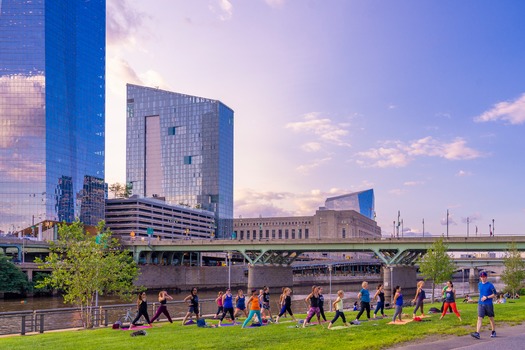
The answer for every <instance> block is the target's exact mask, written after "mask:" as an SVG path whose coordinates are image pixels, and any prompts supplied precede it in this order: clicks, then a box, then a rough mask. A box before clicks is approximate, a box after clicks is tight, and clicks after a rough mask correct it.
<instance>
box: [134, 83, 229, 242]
mask: <svg viewBox="0 0 525 350" xmlns="http://www.w3.org/2000/svg"><path fill="white" fill-rule="evenodd" d="M126 150H127V155H126V179H127V182H128V183H129V184H130V185H131V186H132V189H133V192H132V193H133V195H139V196H140V197H160V198H165V200H166V202H167V203H169V204H181V205H186V206H189V207H192V208H200V209H204V210H209V211H213V212H214V213H215V217H216V221H217V232H216V237H218V238H229V237H230V235H231V233H232V232H233V221H232V220H233V110H231V109H230V108H229V107H227V106H226V105H224V104H223V103H222V102H220V101H217V100H211V99H207V98H202V97H196V96H189V95H183V94H179V93H175V92H170V91H164V90H159V89H155V88H149V87H143V86H137V85H132V84H128V85H127V148H126Z"/></svg>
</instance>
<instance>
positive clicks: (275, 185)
mask: <svg viewBox="0 0 525 350" xmlns="http://www.w3.org/2000/svg"><path fill="white" fill-rule="evenodd" d="M523 13H525V2H523V1H518V0H516V1H505V0H503V1H480V0H476V1H421V0H404V1H402V0H392V1H374V0H362V1H354V0H320V1H316V0H266V1H264V0H229V1H228V0H191V1H189V0H187V1H181V0H177V1H172V0H149V1H147V2H145V1H139V0H135V1H132V0H126V1H122V0H108V25H107V29H108V34H107V35H108V49H107V87H106V88H107V100H106V104H107V109H106V120H107V132H106V142H107V147H106V157H107V158H106V180H107V181H108V182H109V183H113V182H117V181H118V182H124V181H125V147H124V145H125V84H126V83H128V82H129V83H136V84H143V85H146V86H158V87H160V88H163V89H167V90H171V91H175V92H180V93H186V94H192V95H197V96H203V97H207V98H212V99H218V100H221V101H222V102H224V103H225V104H227V105H228V106H229V107H231V108H232V109H233V110H234V111H235V180H234V187H235V210H234V211H235V216H236V217H238V216H239V215H242V216H243V217H256V216H259V215H262V216H282V215H312V214H313V213H314V212H315V210H316V209H317V208H318V207H319V206H322V205H323V204H324V199H325V198H326V197H329V196H336V195H340V194H345V193H349V192H353V191H359V190H363V189H368V188H374V191H375V199H376V212H377V221H378V224H379V225H380V226H381V227H382V229H383V232H384V234H385V235H389V234H390V233H391V232H392V223H393V221H394V220H397V213H398V211H400V212H401V218H402V219H403V222H404V229H405V231H406V234H407V235H410V234H415V235H420V234H421V232H422V220H423V219H424V220H425V231H426V233H427V234H429V233H430V234H434V235H440V234H442V233H444V232H446V227H445V225H444V223H445V222H446V212H447V209H448V210H449V213H450V214H449V233H450V234H451V235H466V231H467V224H466V220H467V218H469V222H470V234H471V235H474V234H475V228H476V226H477V227H478V234H480V235H481V234H483V235H487V234H488V231H489V224H491V223H492V219H494V220H495V226H496V235H498V234H504V233H509V234H521V233H524V231H525V186H523V179H524V178H525V176H524V175H525V165H524V162H523V161H522V159H523V156H522V154H521V153H522V150H524V149H525V138H524V137H523V135H525V134H524V124H525V39H524V36H525V21H523Z"/></svg>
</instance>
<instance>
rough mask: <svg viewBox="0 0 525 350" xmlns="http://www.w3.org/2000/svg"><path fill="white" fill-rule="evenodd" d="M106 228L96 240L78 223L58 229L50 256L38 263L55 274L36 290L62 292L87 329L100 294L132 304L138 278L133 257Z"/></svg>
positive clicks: (102, 223)
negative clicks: (76, 308)
mask: <svg viewBox="0 0 525 350" xmlns="http://www.w3.org/2000/svg"><path fill="white" fill-rule="evenodd" d="M104 225H105V223H104V221H101V222H100V223H99V224H98V227H97V232H98V234H97V235H96V236H93V235H90V234H89V233H87V232H86V231H85V230H84V226H83V224H82V223H81V222H79V221H78V220H77V221H76V222H74V223H72V224H70V225H67V224H61V225H59V229H58V240H57V241H56V242H51V243H50V246H49V251H50V252H49V256H48V257H46V259H45V261H42V260H40V259H38V261H37V263H38V264H39V267H40V268H51V270H52V272H51V274H50V275H49V276H46V277H44V278H43V279H42V280H40V281H39V282H38V283H37V285H36V287H37V288H42V287H46V286H49V287H52V288H55V289H58V290H61V291H63V293H64V302H65V303H69V304H73V305H75V306H77V307H79V308H80V316H81V319H82V325H83V326H84V327H85V328H91V327H93V318H92V316H93V308H94V304H95V298H96V295H97V293H98V294H99V295H103V294H112V295H118V296H119V297H121V298H122V299H125V300H131V298H132V293H133V291H134V290H135V286H134V285H133V282H134V281H135V280H136V279H137V277H138V267H137V264H135V262H134V261H133V258H132V256H131V255H130V254H129V252H128V251H126V250H122V249H121V247H120V245H119V243H118V241H117V240H116V239H112V238H111V231H109V230H104ZM97 241H98V242H99V243H97Z"/></svg>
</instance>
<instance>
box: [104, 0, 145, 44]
mask: <svg viewBox="0 0 525 350" xmlns="http://www.w3.org/2000/svg"><path fill="white" fill-rule="evenodd" d="M106 6H107V11H106V17H107V18H106V39H107V44H108V45H120V44H130V43H132V44H134V43H135V34H136V33H142V34H143V33H144V30H143V23H144V20H145V19H149V18H150V17H149V16H148V15H147V14H146V13H143V12H138V11H136V10H135V8H134V7H133V6H131V5H130V4H129V1H127V0H108V2H107V5H106ZM139 29H141V30H140V31H139Z"/></svg>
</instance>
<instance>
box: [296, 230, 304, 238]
mask: <svg viewBox="0 0 525 350" xmlns="http://www.w3.org/2000/svg"><path fill="white" fill-rule="evenodd" d="M302 231H303V230H302V229H297V235H298V236H299V237H297V238H299V239H301V238H302V233H303V232H302Z"/></svg>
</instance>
